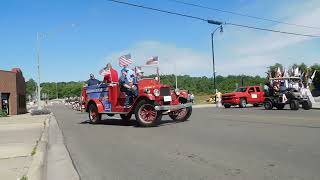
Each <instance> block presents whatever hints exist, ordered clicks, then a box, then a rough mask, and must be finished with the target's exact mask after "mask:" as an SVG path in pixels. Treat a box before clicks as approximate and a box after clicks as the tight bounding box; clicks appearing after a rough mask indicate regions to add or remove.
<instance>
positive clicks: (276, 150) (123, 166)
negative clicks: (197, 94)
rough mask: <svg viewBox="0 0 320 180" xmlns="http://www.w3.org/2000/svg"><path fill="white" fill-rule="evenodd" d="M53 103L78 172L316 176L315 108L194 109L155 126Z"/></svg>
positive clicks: (101, 175) (318, 131) (319, 158)
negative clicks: (94, 118)
mask: <svg viewBox="0 0 320 180" xmlns="http://www.w3.org/2000/svg"><path fill="white" fill-rule="evenodd" d="M52 110H53V112H54V114H55V116H56V119H57V121H58V123H59V125H60V127H61V129H62V132H63V135H64V138H65V143H66V145H67V148H68V150H69V151H70V155H71V158H72V160H73V163H74V164H75V166H76V169H77V171H78V173H79V175H80V177H81V179H83V180H86V179H119V180H120V179H121V180H126V179H128V180H129V179H130V180H135V179H137V180H142V179H146V180H150V179H153V180H156V179H159V180H165V179H168V180H169V179H170V180H173V179H181V180H186V179H190V180H196V179H237V180H238V179H252V180H256V179H281V180H285V179H320V171H319V167H320V140H319V139H320V119H319V113H320V112H319V111H318V110H310V111H304V110H299V111H290V110H283V111H278V110H274V111H265V110H263V108H262V107H260V108H247V109H239V108H231V109H222V108H221V109H220V108H198V109H194V112H193V115H192V116H191V118H190V121H187V122H183V123H175V122H173V121H171V120H170V119H169V117H168V116H164V117H163V120H164V123H163V124H161V126H159V127H155V128H137V127H135V122H134V121H132V123H130V125H124V124H123V123H122V122H121V120H120V118H119V117H118V116H115V117H112V118H110V117H108V116H103V118H105V119H108V120H104V121H103V122H102V123H101V124H98V125H91V124H88V123H86V121H87V120H88V116H87V114H85V113H79V112H75V111H73V110H70V109H67V108H65V107H64V106H62V105H60V106H54V107H52Z"/></svg>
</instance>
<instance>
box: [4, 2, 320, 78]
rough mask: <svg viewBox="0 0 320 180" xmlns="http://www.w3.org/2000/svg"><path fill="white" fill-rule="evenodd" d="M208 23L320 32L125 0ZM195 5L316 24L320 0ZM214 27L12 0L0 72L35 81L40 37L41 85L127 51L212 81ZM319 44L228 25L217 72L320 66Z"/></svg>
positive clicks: (96, 5)
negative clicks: (273, 66) (19, 72)
mask: <svg viewBox="0 0 320 180" xmlns="http://www.w3.org/2000/svg"><path fill="white" fill-rule="evenodd" d="M127 1H128V2H133V3H140V4H144V5H149V6H152V7H158V8H162V9H167V10H172V11H175V12H181V13H187V14H190V15H195V16H200V17H203V18H207V19H217V20H221V21H227V22H235V23H240V24H246V25H252V26H259V27H266V28H273V29H279V30H284V31H294V32H299V33H308V34H318V35H319V34H320V30H315V29H306V28H298V27H294V26H287V25H281V24H276V23H272V22H265V21H258V20H255V19H248V18H244V17H238V16H234V15H230V14H225V13H221V12H215V11H210V10H204V9H199V8H196V7H189V6H185V5H181V4H177V3H174V2H171V1H168V0H161V1H160V0H159V1H151V0H149V1H147V0H127ZM185 1H187V2H192V3H200V4H202V5H206V6H210V7H214V8H221V9H225V10H230V11H236V12H241V13H246V14H250V15H254V16H261V17H267V18H274V19H278V20H281V21H286V22H291V23H297V24H305V25H310V26H318V27H320V21H319V18H320V8H319V7H320V2H319V1H317V0H309V1H307V0H306V1H300V0H292V1H290V0H282V1H275V0H273V1H254V0H230V1H214V0H185ZM214 28H215V27H214V26H212V25H209V24H206V23H203V22H201V21H197V20H192V19H186V18H182V17H176V16H171V15H166V14H162V13H157V12H152V11H148V10H143V9H137V8H132V7H128V6H125V5H119V4H115V3H112V2H108V1H105V0H90V1H84V0H83V1H80V0H68V1H62V0H55V1H52V0H51V1H49V0H19V1H18V0H11V1H4V2H2V4H1V6H0V40H1V43H0V69H4V70H10V69H11V68H13V67H20V68H21V69H22V70H23V72H24V76H25V78H26V79H29V78H34V79H36V77H37V74H36V58H35V57H36V56H35V48H36V33H37V32H46V33H47V35H46V37H45V38H44V39H42V40H41V55H40V57H41V76H42V81H71V80H73V81H78V80H84V79H87V78H88V75H89V74H90V73H94V74H97V73H98V71H99V70H100V69H101V68H102V66H104V65H105V64H106V63H107V62H112V64H113V65H114V67H116V68H119V67H118V63H117V58H118V57H119V56H120V55H123V54H125V53H131V54H132V57H133V58H134V60H135V64H137V65H139V64H140V65H141V64H143V63H144V62H145V61H146V59H147V58H149V57H150V56H156V55H157V56H159V59H160V68H161V72H162V73H164V74H166V73H177V74H189V75H192V76H211V75H212V61H211V46H210V44H211V42H210V32H211V31H212V30H213V29H214ZM319 47H320V40H319V39H311V38H304V37H295V36H290V35H279V34H274V33H269V32H260V31H255V30H248V29H242V28H239V27H231V26H225V27H224V32H223V33H222V34H220V33H216V34H215V52H216V69H217V74H218V75H228V74H249V75H264V72H265V70H266V67H267V66H269V65H271V64H273V63H276V62H279V63H282V64H284V65H290V64H292V63H301V62H305V63H306V64H308V65H311V64H314V63H320V51H319Z"/></svg>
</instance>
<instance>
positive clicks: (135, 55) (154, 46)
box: [106, 41, 212, 76]
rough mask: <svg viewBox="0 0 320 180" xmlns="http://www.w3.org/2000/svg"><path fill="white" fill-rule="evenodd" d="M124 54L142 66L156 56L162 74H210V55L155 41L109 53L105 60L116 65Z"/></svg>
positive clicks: (140, 43) (142, 42) (143, 42)
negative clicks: (110, 60)
mask: <svg viewBox="0 0 320 180" xmlns="http://www.w3.org/2000/svg"><path fill="white" fill-rule="evenodd" d="M126 53H131V56H132V59H133V60H134V64H135V65H144V64H145V62H146V61H147V59H148V58H150V57H152V56H158V57H159V61H160V70H161V73H163V74H174V73H177V74H188V75H193V76H204V75H207V76H208V75H210V74H212V60H211V58H210V54H206V53H202V52H197V51H194V50H192V49H190V48H185V47H177V46H176V45H174V44H169V43H161V42H157V41H141V42H138V43H136V44H134V45H133V46H132V47H129V48H128V49H126V50H123V51H119V52H114V53H111V54H110V55H108V56H107V57H106V59H112V60H113V62H112V64H113V65H116V64H118V60H117V59H118V58H119V57H120V56H121V55H124V54H126Z"/></svg>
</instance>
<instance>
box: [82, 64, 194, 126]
mask: <svg viewBox="0 0 320 180" xmlns="http://www.w3.org/2000/svg"><path fill="white" fill-rule="evenodd" d="M139 68H140V69H141V68H143V70H149V71H150V69H151V70H152V69H153V70H152V71H155V72H154V73H150V74H153V75H155V77H154V78H146V77H142V78H141V79H140V80H139V81H138V84H137V88H138V97H135V98H134V99H133V101H132V104H131V106H130V107H128V108H126V107H125V106H124V103H125V98H126V93H125V92H121V91H120V85H119V83H108V84H100V85H95V86H87V87H83V89H82V98H81V99H82V102H81V103H82V107H83V109H84V110H85V111H86V112H88V113H89V120H90V121H91V123H99V121H101V116H102V114H106V115H108V116H114V115H115V114H119V115H120V116H121V119H122V120H124V121H128V120H130V119H131V116H132V115H133V114H134V116H135V119H136V120H137V122H138V124H139V125H140V126H142V127H150V126H157V125H158V124H159V122H160V121H161V118H162V115H169V116H170V118H171V119H173V120H177V121H186V120H187V119H188V118H189V117H190V116H191V113H192V103H190V102H189V100H188V93H187V92H186V91H180V90H179V89H175V90H173V89H171V87H170V86H169V85H165V84H161V83H160V78H159V73H158V72H159V71H158V68H157V67H150V66H145V67H139ZM145 72H146V71H145ZM149 77H150V76H149Z"/></svg>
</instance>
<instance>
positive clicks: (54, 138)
mask: <svg viewBox="0 0 320 180" xmlns="http://www.w3.org/2000/svg"><path fill="white" fill-rule="evenodd" d="M50 120H51V121H50V129H49V133H48V134H49V142H48V148H47V157H46V171H45V172H46V173H45V176H46V177H44V179H45V180H56V179H68V180H79V179H80V177H79V173H78V171H77V169H76V167H75V165H74V162H73V160H72V158H71V155H70V152H69V151H68V148H67V146H66V144H65V142H64V141H65V140H64V136H63V132H62V131H61V129H60V127H59V123H58V122H57V120H56V118H55V116H54V115H53V114H52V116H51V119H50Z"/></svg>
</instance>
